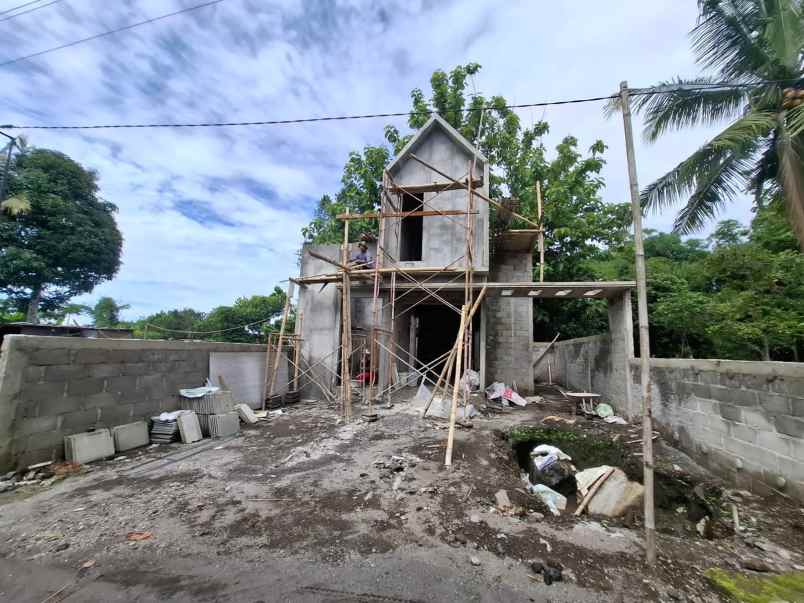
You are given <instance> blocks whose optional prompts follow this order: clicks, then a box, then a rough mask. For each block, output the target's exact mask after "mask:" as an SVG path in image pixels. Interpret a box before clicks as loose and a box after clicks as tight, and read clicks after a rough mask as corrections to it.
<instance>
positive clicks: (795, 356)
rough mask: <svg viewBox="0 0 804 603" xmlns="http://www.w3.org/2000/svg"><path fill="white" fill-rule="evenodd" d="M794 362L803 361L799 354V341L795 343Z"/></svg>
mask: <svg viewBox="0 0 804 603" xmlns="http://www.w3.org/2000/svg"><path fill="white" fill-rule="evenodd" d="M793 362H801V360H800V359H799V355H798V341H796V342H794V343H793Z"/></svg>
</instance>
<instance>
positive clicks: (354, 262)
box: [349, 240, 374, 269]
mask: <svg viewBox="0 0 804 603" xmlns="http://www.w3.org/2000/svg"><path fill="white" fill-rule="evenodd" d="M349 266H350V267H352V268H358V269H368V268H374V259H373V258H372V257H371V255H370V254H369V252H368V243H366V241H363V240H361V241H359V242H358V243H357V251H355V252H354V253H352V257H351V259H350V260H349Z"/></svg>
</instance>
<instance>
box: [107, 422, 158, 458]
mask: <svg viewBox="0 0 804 603" xmlns="http://www.w3.org/2000/svg"><path fill="white" fill-rule="evenodd" d="M112 438H113V439H114V449H115V450H117V452H125V451H126V450H132V449H133V448H139V447H140V446H147V445H148V444H149V443H150V441H151V439H150V436H149V435H148V423H147V422H145V421H135V422H134V423H128V424H126V425H118V426H117V427H113V428H112Z"/></svg>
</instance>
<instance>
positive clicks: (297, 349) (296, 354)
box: [293, 310, 304, 392]
mask: <svg viewBox="0 0 804 603" xmlns="http://www.w3.org/2000/svg"><path fill="white" fill-rule="evenodd" d="M303 319H304V312H302V311H301V310H300V311H299V315H298V316H297V317H296V332H297V333H298V334H299V336H298V337H297V338H296V341H295V342H294V347H293V367H294V368H293V391H294V392H297V391H299V356H301V334H302V320H303Z"/></svg>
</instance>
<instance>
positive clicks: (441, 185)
mask: <svg viewBox="0 0 804 603" xmlns="http://www.w3.org/2000/svg"><path fill="white" fill-rule="evenodd" d="M467 186H470V184H469V179H468V178H464V179H462V180H460V181H455V182H432V183H430V184H410V185H401V184H396V185H393V186H391V187H390V190H391V192H394V193H409V194H411V195H416V194H419V193H437V192H439V191H459V190H463V189H465V188H466V187H467ZM471 186H472V187H473V188H477V187H480V186H483V179H482V178H472V182H471Z"/></svg>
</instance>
